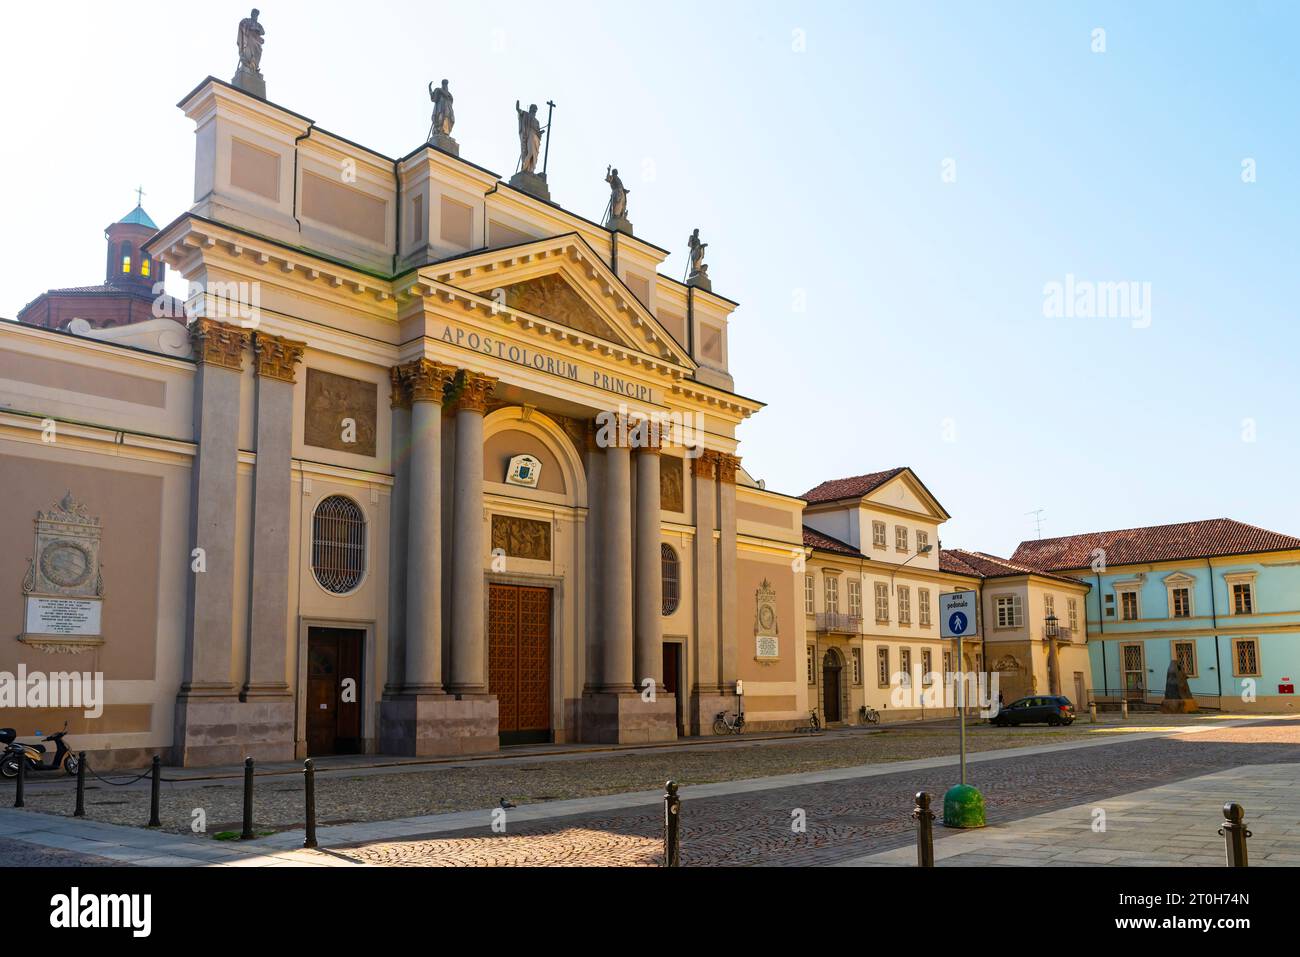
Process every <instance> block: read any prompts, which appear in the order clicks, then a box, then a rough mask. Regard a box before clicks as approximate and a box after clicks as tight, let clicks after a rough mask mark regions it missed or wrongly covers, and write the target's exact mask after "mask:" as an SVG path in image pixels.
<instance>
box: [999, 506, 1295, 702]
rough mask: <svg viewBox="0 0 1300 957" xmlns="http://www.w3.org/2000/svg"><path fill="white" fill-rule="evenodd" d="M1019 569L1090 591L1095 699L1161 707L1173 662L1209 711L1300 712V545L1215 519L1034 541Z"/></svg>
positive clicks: (1019, 552) (1023, 549) (1019, 558)
mask: <svg viewBox="0 0 1300 957" xmlns="http://www.w3.org/2000/svg"><path fill="white" fill-rule="evenodd" d="M1012 560H1013V561H1016V562H1020V563H1023V564H1027V565H1031V566H1033V567H1036V568H1041V569H1043V570H1044V571H1051V572H1056V573H1058V574H1065V575H1069V576H1072V577H1077V578H1079V579H1082V580H1085V581H1088V582H1089V583H1090V584H1092V586H1093V587H1092V588H1091V590H1090V591H1089V593H1088V597H1087V599H1086V605H1085V607H1086V608H1087V630H1088V647H1089V657H1090V660H1091V663H1092V677H1093V686H1094V689H1095V691H1094V694H1095V696H1096V697H1097V698H1098V699H1099V700H1103V701H1105V700H1111V701H1118V700H1119V699H1120V697H1121V696H1122V697H1125V698H1127V699H1129V700H1130V701H1147V702H1156V703H1158V702H1159V701H1160V700H1161V699H1162V698H1163V697H1164V691H1165V680H1166V675H1167V673H1168V670H1169V664H1170V662H1171V660H1173V658H1174V657H1175V656H1177V657H1178V658H1179V660H1181V662H1182V665H1183V668H1184V670H1185V671H1186V673H1187V676H1188V684H1189V685H1190V687H1191V690H1192V693H1193V694H1194V695H1195V696H1196V698H1197V700H1198V702H1199V703H1200V704H1201V705H1202V706H1203V707H1207V708H1221V709H1222V710H1224V711H1265V712H1277V711H1294V710H1297V705H1296V694H1295V687H1296V684H1297V683H1300V538H1296V537H1294V536H1291V535H1283V534H1280V533H1278V532H1270V531H1268V530H1266V529H1262V528H1256V527H1255V526H1253V525H1245V524H1242V523H1241V522H1235V521H1233V520H1231V519H1212V520H1210V521H1203V522H1184V523H1180V524H1177V525H1158V526H1152V527H1149V528H1129V529H1122V530H1120V531H1112V532H1091V533H1088V534H1085V535H1069V536H1065V537H1062V538H1048V539H1040V540H1037V541H1026V542H1022V543H1021V544H1020V547H1019V548H1017V549H1016V552H1015V555H1014V556H1013V557H1012Z"/></svg>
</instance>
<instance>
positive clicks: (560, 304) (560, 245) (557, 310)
mask: <svg viewBox="0 0 1300 957" xmlns="http://www.w3.org/2000/svg"><path fill="white" fill-rule="evenodd" d="M420 274H421V275H422V276H425V277H427V278H429V279H432V280H434V281H436V282H439V283H444V284H446V285H448V286H454V287H455V288H457V289H460V290H463V291H464V292H468V293H473V294H475V295H478V296H482V297H485V298H491V299H492V300H493V301H495V302H498V303H499V304H500V305H501V306H503V307H505V308H506V309H509V310H512V311H515V312H519V313H524V314H527V315H530V316H535V317H536V318H538V319H540V320H543V321H545V322H547V323H549V324H552V325H559V326H564V327H566V328H569V329H573V330H574V331H576V332H578V333H582V334H584V335H586V336H590V337H593V338H595V339H600V340H604V341H607V342H609V343H612V344H614V345H616V346H620V347H622V348H624V349H628V350H631V351H633V352H639V353H642V354H644V355H647V356H651V357H653V358H655V359H656V360H658V361H660V362H664V361H666V362H670V363H673V364H676V365H680V366H682V367H684V368H686V369H691V370H693V369H694V368H695V367H696V364H695V363H694V362H693V361H692V360H691V358H690V355H689V354H688V353H687V352H686V351H685V350H684V349H683V348H682V347H681V345H680V344H678V342H677V340H676V339H674V338H673V336H672V334H671V333H669V332H668V331H667V330H666V329H664V327H663V326H662V325H660V324H659V320H658V319H657V318H656V317H655V315H654V313H652V312H650V310H649V309H647V308H646V307H645V306H644V305H642V303H641V302H640V300H638V299H637V297H636V296H635V295H634V294H633V293H632V291H631V290H630V289H628V288H627V286H625V285H624V284H623V283H622V281H621V280H619V279H618V277H617V276H615V274H614V272H613V271H612V270H611V269H610V268H609V266H608V265H606V263H605V261H604V259H602V258H601V256H600V255H599V254H598V253H596V252H595V250H593V249H592V248H591V246H589V245H588V244H587V243H586V241H585V240H583V239H582V237H581V236H579V235H578V234H576V233H571V234H566V235H563V236H553V237H551V238H549V239H539V240H535V241H533V242H528V243H521V244H519V245H517V246H507V247H504V248H501V249H492V250H485V251H481V252H475V253H469V254H466V255H464V256H458V257H457V258H455V259H451V260H445V261H443V262H440V263H436V264H434V265H431V266H426V267H424V268H423V269H421V270H420Z"/></svg>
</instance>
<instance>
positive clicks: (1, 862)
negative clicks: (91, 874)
mask: <svg viewBox="0 0 1300 957" xmlns="http://www.w3.org/2000/svg"><path fill="white" fill-rule="evenodd" d="M0 866H3V867H119V866H121V862H120V861H110V860H108V859H107V858H103V857H97V856H95V855H94V854H81V853H79V852H77V851H67V850H63V849H62V848H57V847H39V846H37V845H35V844H28V843H27V842H26V841H14V840H10V839H9V838H7V837H0Z"/></svg>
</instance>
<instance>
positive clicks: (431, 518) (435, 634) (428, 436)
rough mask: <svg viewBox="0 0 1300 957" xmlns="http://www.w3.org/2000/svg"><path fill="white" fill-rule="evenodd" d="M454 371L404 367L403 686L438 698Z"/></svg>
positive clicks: (420, 362)
mask: <svg viewBox="0 0 1300 957" xmlns="http://www.w3.org/2000/svg"><path fill="white" fill-rule="evenodd" d="M455 371H456V370H455V369H453V368H452V367H450V366H444V365H442V364H440V363H437V362H433V361H431V360H429V359H417V360H416V361H415V362H413V363H411V364H410V365H407V366H404V367H403V373H404V377H405V381H406V383H407V388H408V389H409V390H410V400H411V464H410V489H411V498H410V503H409V506H408V509H407V514H408V525H407V544H406V685H405V689H404V690H405V691H406V692H408V693H411V694H442V693H443V687H442V400H443V392H444V389H445V388H446V386H447V384H448V383H449V382H450V381H451V379H452V377H453V376H454V375H455Z"/></svg>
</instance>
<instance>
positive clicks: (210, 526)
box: [173, 318, 250, 764]
mask: <svg viewBox="0 0 1300 957" xmlns="http://www.w3.org/2000/svg"><path fill="white" fill-rule="evenodd" d="M249 338H250V334H249V331H248V330H247V329H242V328H240V327H239V326H236V325H231V324H228V323H223V322H218V321H217V320H215V319H206V318H200V319H196V320H194V322H193V323H191V325H190V339H191V342H192V344H193V347H194V358H195V361H196V363H197V368H196V369H195V372H194V400H193V401H194V441H195V444H196V445H197V446H198V450H197V452H196V453H195V457H194V462H193V464H192V466H191V471H190V521H189V549H190V550H189V554H188V555H187V556H185V560H186V561H188V562H189V563H190V574H189V578H188V583H187V586H186V591H187V596H186V597H187V617H186V623H185V651H184V660H183V667H182V675H181V688H180V693H179V694H178V696H177V702H176V713H175V736H174V738H173V742H174V743H173V751H174V753H173V760H175V761H176V762H177V763H181V764H220V763H227V762H232V763H233V762H236V761H239V760H240V759H241V758H242V757H243V756H244V746H243V742H242V740H241V736H240V734H239V708H240V702H239V698H238V694H237V692H236V688H235V685H234V682H233V680H232V675H231V660H232V655H231V652H232V640H233V635H234V608H233V606H232V603H231V595H233V594H234V591H235V574H236V568H237V563H238V556H237V555H236V553H235V522H234V521H232V516H233V514H234V511H235V503H236V500H237V498H238V490H237V487H236V481H237V479H236V470H237V467H238V461H239V425H240V413H239V385H240V377H241V373H242V370H243V356H244V351H245V350H246V349H247V348H248V343H249Z"/></svg>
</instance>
